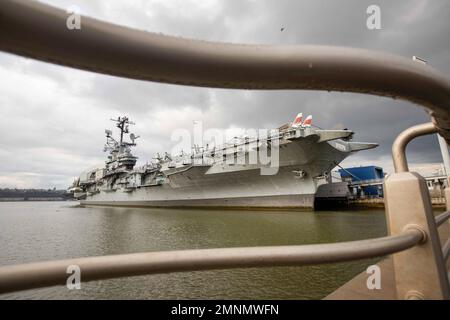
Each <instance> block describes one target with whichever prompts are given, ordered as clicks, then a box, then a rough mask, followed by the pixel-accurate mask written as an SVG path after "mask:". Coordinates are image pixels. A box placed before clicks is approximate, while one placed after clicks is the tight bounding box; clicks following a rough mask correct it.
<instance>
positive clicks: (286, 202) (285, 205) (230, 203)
mask: <svg viewBox="0 0 450 320" xmlns="http://www.w3.org/2000/svg"><path fill="white" fill-rule="evenodd" d="M80 203H81V204H82V205H97V206H121V207H153V208H210V209H249V210H254V209H312V208H313V207H314V194H302V195H280V196H251V197H236V198H227V199H224V198H215V199H191V200H160V201H158V200H155V201H147V200H142V201H133V200H124V201H120V200H119V201H117V200H113V201H101V200H99V201H92V200H82V201H80Z"/></svg>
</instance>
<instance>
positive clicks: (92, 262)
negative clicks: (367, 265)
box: [0, 229, 424, 293]
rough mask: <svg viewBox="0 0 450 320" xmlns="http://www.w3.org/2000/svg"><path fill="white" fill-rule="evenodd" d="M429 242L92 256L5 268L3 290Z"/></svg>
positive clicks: (0, 274) (401, 239)
mask: <svg viewBox="0 0 450 320" xmlns="http://www.w3.org/2000/svg"><path fill="white" fill-rule="evenodd" d="M423 240H424V238H423V233H422V232H420V231H419V230H416V229H410V230H407V231H405V232H404V233H403V234H401V235H397V236H388V237H383V238H377V239H369V240H360V241H350V242H341V243H331V244H312V245H302V246H274V247H248V248H220V249H197V250H182V251H164V252H148V253H134V254H122V255H113V256H101V257H87V258H78V259H68V260H59V261H47V262H36V263H28V264H21V265H12V266H3V267H0V293H7V292H12V291H18V290H26V289H33V288H40V287H48V286H54V285H65V284H66V281H67V278H68V274H67V268H68V267H69V266H73V265H75V266H77V267H79V268H80V271H81V281H82V282H88V281H93V280H100V279H110V278H118V277H129V276H138V275H148V274H157V273H170V272H181V271H184V272H185V271H199V270H213V269H230V268H244V267H247V268H248V267H269V266H303V265H313V264H324V263H333V262H344V261H352V260H359V259H365V258H373V257H378V256H384V255H388V254H391V253H395V252H399V251H402V250H406V249H409V248H411V247H413V246H414V245H416V244H418V243H420V242H422V241H423Z"/></svg>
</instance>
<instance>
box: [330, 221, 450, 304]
mask: <svg viewBox="0 0 450 320" xmlns="http://www.w3.org/2000/svg"><path fill="white" fill-rule="evenodd" d="M449 236H450V223H447V224H443V225H442V226H441V227H440V228H439V237H440V241H441V246H444V245H445V242H446V240H447V239H448V237H449ZM376 265H377V266H379V267H380V270H381V289H372V290H370V289H368V288H367V278H368V277H369V274H367V273H366V271H363V272H361V273H360V274H358V275H357V276H356V277H354V278H353V279H351V280H350V281H348V282H347V283H345V284H344V285H342V286H341V287H339V288H338V289H336V290H335V291H333V292H332V293H331V294H329V295H328V296H326V297H325V298H324V300H397V299H398V297H397V292H396V289H395V288H396V286H395V272H394V262H393V259H392V257H391V256H389V257H387V258H384V259H382V260H380V262H378V263H377V264H376ZM449 269H450V260H448V261H447V270H449Z"/></svg>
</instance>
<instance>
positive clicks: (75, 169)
mask: <svg viewBox="0 0 450 320" xmlns="http://www.w3.org/2000/svg"><path fill="white" fill-rule="evenodd" d="M44 2H46V3H49V4H51V5H55V6H58V7H60V8H63V9H66V8H68V7H70V6H71V5H76V6H78V7H79V8H80V9H81V12H82V13H83V14H86V15H89V16H91V17H95V18H98V19H102V20H106V21H110V22H114V23H117V24H121V25H127V26H130V27H134V28H138V29H141V30H147V31H151V32H160V33H164V34H168V35H176V36H183V37H187V38H195V39H202V40H210V41H223V42H235V43H264V44H321V45H338V46H351V47H359V48H367V49H373V50H379V51H385V52H389V53H394V54H398V55H402V56H405V57H408V58H411V57H412V56H413V55H417V56H420V57H423V58H425V59H426V60H427V61H428V63H429V64H430V65H431V66H433V67H435V68H437V69H439V70H441V71H442V72H444V73H446V74H450V40H449V39H450V37H449V35H450V22H449V20H448V18H449V16H450V1H447V0H433V1H431V0H410V1H406V0H405V1H400V0H398V1H373V0H370V1H365V0H353V1H350V0H348V1H320V0H311V1H300V0H299V1H293V0H292V1H289V0H277V1H273V0H222V1H220V0H202V1H200V0H199V1H193V0H177V1H175V0H152V1H149V0H141V1H140V0H128V1H119V0H114V1H112V0H109V1H100V0H85V1H75V0H71V1H65V0H46V1H44ZM371 4H377V5H379V6H380V8H381V27H382V29H381V30H369V29H368V28H367V27H366V19H367V17H368V15H367V13H366V9H367V7H368V6H369V5H371ZM281 28H285V29H284V30H283V31H281ZM0 79H1V85H0V108H1V110H2V117H0V136H1V138H0V159H1V161H0V187H17V188H29V187H34V188H39V187H42V188H50V187H51V188H53V187H57V188H66V187H67V186H68V185H69V184H70V183H71V182H72V180H73V178H74V177H76V176H78V174H79V173H80V172H81V171H83V170H85V169H86V168H91V167H93V166H95V165H97V164H99V165H102V162H103V161H104V159H105V154H104V153H103V152H102V148H103V144H104V129H105V128H112V127H113V123H112V122H110V121H109V119H110V118H112V117H117V116H119V115H124V114H126V115H128V116H129V117H130V118H131V119H133V120H135V121H136V123H137V125H136V126H135V132H136V134H138V135H140V136H141V138H140V139H139V140H138V147H137V148H136V153H137V155H138V156H139V162H140V163H145V162H147V161H148V160H150V159H151V158H152V156H153V155H154V154H155V153H156V152H163V151H165V150H169V151H170V149H171V148H172V146H173V145H174V144H175V142H171V140H170V138H171V134H172V132H173V130H175V129H177V128H186V129H189V130H191V129H192V123H193V121H194V120H202V121H203V123H204V126H206V127H214V128H224V129H226V128H232V127H243V128H265V127H267V128H271V127H277V126H279V125H281V124H283V123H286V122H288V121H292V120H293V118H294V117H295V115H296V114H297V113H298V112H303V113H304V114H312V115H313V116H314V123H315V124H316V125H318V126H321V127H324V128H329V129H331V128H344V127H345V128H349V129H351V130H354V131H355V132H356V135H355V140H357V141H369V142H378V143H380V147H379V148H377V149H374V150H370V151H363V152H360V153H358V154H355V155H353V156H351V157H349V158H348V159H347V160H345V161H344V163H343V165H346V166H352V165H367V164H374V165H380V166H382V167H384V168H385V170H386V171H388V172H390V171H392V160H391V155H390V148H391V145H392V142H393V139H394V138H395V137H396V136H397V135H398V134H399V133H400V132H401V131H402V130H404V129H406V128H408V127H409V126H411V125H414V124H418V123H422V122H426V121H429V117H428V116H427V114H426V112H425V111H424V110H423V109H421V108H419V107H417V106H412V105H411V104H409V103H406V102H401V101H394V100H391V99H387V98H380V97H374V96H367V95H360V94H350V93H328V92H319V91H317V92H316V91H287V90H283V91H245V90H222V89H205V88H191V87H183V86H175V85H166V84H157V83H150V82H142V81H137V80H127V79H121V78H117V77H112V76H105V75H97V74H94V73H90V72H86V71H79V70H75V69H70V68H66V67H60V66H55V65H51V64H47V63H43V62H38V61H35V60H31V59H25V58H21V57H18V56H14V55H10V54H5V53H0ZM408 155H409V159H410V162H413V163H414V162H415V163H421V162H440V161H441V157H440V153H439V147H438V144H437V138H436V136H430V137H427V138H421V139H417V141H415V142H413V143H412V144H411V145H410V147H409V148H408Z"/></svg>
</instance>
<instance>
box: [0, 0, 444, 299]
mask: <svg viewBox="0 0 450 320" xmlns="http://www.w3.org/2000/svg"><path fill="white" fill-rule="evenodd" d="M66 19H67V14H66V12H65V11H63V10H59V9H56V8H53V7H50V6H47V5H44V4H41V3H39V2H34V1H33V2H32V1H23V0H16V1H11V0H3V1H2V5H1V6H0V50H2V51H6V52H10V53H14V54H18V55H22V56H26V57H31V58H35V59H39V60H43V61H47V62H51V63H56V64H61V65H66V66H71V67H75V68H79V69H84V70H89V71H94V72H99V73H105V74H110V75H116V76H120V77H127V78H133V79H139V80H149V81H158V82H165V83H172V84H181V85H192V86H203V87H216V88H236V89H237V88H239V89H315V90H328V91H331V90H334V91H348V92H359V93H367V94H374V95H380V96H388V97H395V98H399V99H404V100H408V101H411V102H413V103H419V104H421V105H422V106H423V107H425V108H426V109H427V110H428V111H429V112H430V115H431V116H432V119H433V124H424V125H421V126H418V127H414V128H412V129H410V130H407V131H405V132H404V133H403V134H402V135H400V136H399V138H398V139H397V140H396V142H395V143H394V147H393V157H394V163H395V168H396V173H394V174H392V175H390V176H389V177H388V178H387V179H386V181H385V197H386V201H385V202H386V214H387V222H388V227H389V233H390V235H389V236H388V237H384V238H378V239H369V240H362V241H352V242H344V243H333V244H317V245H305V246H274V247H251V248H222V249H200V250H184V251H167V252H149V253H136V254H126V255H115V256H102V257H87V258H79V259H70V260H60V261H48V262H37V263H29V264H22V265H12V266H2V267H0V292H1V293H5V292H11V291H16V290H24V289H31V288H38V287H43V286H52V285H64V284H65V283H66V277H67V274H66V270H67V267H68V266H70V265H74V264H75V265H78V266H80V268H81V270H82V280H83V281H92V280H99V279H107V278H117V277H127V276H135V275H144V274H156V273H168V272H179V271H194V270H210V269H219V268H238V267H264V266H286V265H296V266H297V265H307V264H320V263H332V262H341V261H350V260H357V259H364V258H369V257H375V256H383V255H387V254H394V253H395V254H394V255H393V262H394V270H395V278H396V283H395V286H396V291H397V297H398V298H399V299H404V298H405V299H417V298H426V299H448V298H449V296H450V293H449V283H448V275H447V270H446V266H445V260H444V259H447V258H448V255H449V253H448V252H449V247H450V244H449V242H448V241H447V242H446V244H445V245H444V246H443V248H442V246H441V244H440V242H439V238H438V233H437V228H438V226H441V227H442V225H443V224H444V222H445V220H446V219H448V218H449V213H445V214H444V215H440V216H438V217H437V218H435V217H434V216H433V212H432V209H431V202H430V197H429V194H428V191H427V188H426V183H425V180H424V179H423V178H422V177H420V176H419V175H417V174H414V173H410V172H407V171H408V167H407V163H406V157H405V148H406V145H407V143H408V142H409V141H410V140H411V139H412V138H414V137H416V136H419V135H422V134H428V133H431V132H435V131H437V132H439V134H441V135H442V136H443V137H444V138H446V140H447V141H450V80H449V78H447V77H446V76H444V75H442V74H440V73H439V72H438V71H436V70H434V69H432V68H430V67H429V66H426V65H423V64H419V63H416V62H413V61H410V60H408V59H405V58H401V57H397V56H393V55H388V54H383V53H378V52H372V51H368V50H361V49H352V48H338V47H326V46H259V45H235V44H220V43H210V42H203V41H194V40H187V39H181V38H174V37H168V36H163V35H159V34H153V33H148V32H143V31H137V30H133V29H129V28H126V27H121V26H117V25H112V24H109V23H105V22H101V21H98V20H95V19H91V18H88V17H82V18H81V21H82V32H77V31H70V30H68V29H66V27H65V26H66ZM447 191H448V192H447ZM446 195H447V206H449V205H450V190H449V188H447V190H446ZM447 209H448V210H449V211H450V209H449V208H447Z"/></svg>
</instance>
